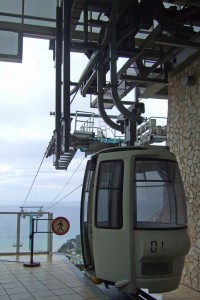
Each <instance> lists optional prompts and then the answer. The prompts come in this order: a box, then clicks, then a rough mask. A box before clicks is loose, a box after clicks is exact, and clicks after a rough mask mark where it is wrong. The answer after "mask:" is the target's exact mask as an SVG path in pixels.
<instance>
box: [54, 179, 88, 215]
mask: <svg viewBox="0 0 200 300" xmlns="http://www.w3.org/2000/svg"><path fill="white" fill-rule="evenodd" d="M82 185H83V184H82V183H81V184H80V185H79V186H77V187H76V188H75V189H73V190H72V191H71V192H69V193H68V194H67V195H65V196H64V197H62V198H61V199H60V200H58V201H57V202H55V203H54V204H52V205H51V206H50V207H48V209H50V208H52V207H53V206H54V205H56V204H58V203H59V202H61V201H62V200H63V199H65V198H67V197H68V196H69V195H71V194H72V193H73V192H75V191H76V190H78V189H79V188H80V187H81V186H82Z"/></svg>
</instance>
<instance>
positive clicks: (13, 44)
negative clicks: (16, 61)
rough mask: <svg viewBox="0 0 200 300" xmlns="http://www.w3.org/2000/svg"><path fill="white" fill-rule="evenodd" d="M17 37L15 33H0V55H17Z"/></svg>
mask: <svg viewBox="0 0 200 300" xmlns="http://www.w3.org/2000/svg"><path fill="white" fill-rule="evenodd" d="M18 37H19V34H18V33H17V32H10V31H2V30H1V31H0V40H1V44H0V54H7V55H17V54H18Z"/></svg>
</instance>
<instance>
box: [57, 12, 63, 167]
mask: <svg viewBox="0 0 200 300" xmlns="http://www.w3.org/2000/svg"><path fill="white" fill-rule="evenodd" d="M62 21H63V11H62V7H57V8H56V101H55V102H56V103H55V140H56V147H55V157H56V163H57V162H58V160H59V159H60V155H61V116H62V115H61V99H62V98H61V87H62V24H63V22H62Z"/></svg>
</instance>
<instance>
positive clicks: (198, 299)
mask: <svg viewBox="0 0 200 300" xmlns="http://www.w3.org/2000/svg"><path fill="white" fill-rule="evenodd" d="M29 261H30V257H29V256H21V255H20V257H18V258H17V259H16V257H15V256H0V300H29V299H37V300H81V299H82V300H83V299H90V300H95V299H100V300H106V299H113V300H115V299H116V300H117V299H118V300H122V299H127V297H126V296H125V295H124V294H122V293H119V292H118V290H117V289H115V288H113V287H111V288H110V289H106V288H105V287H104V285H100V286H95V285H94V284H93V283H92V282H91V281H90V280H89V279H88V278H87V277H86V276H85V275H84V274H83V273H82V272H81V271H79V269H77V268H76V267H75V266H74V265H73V264H72V263H71V262H70V261H69V260H68V259H67V258H66V257H65V256H62V255H57V254H54V255H53V256H47V255H38V256H37V255H34V261H39V262H40V263H41V265H40V266H39V267H32V268H30V267H24V265H23V263H24V262H29ZM153 296H154V297H155V298H156V299H158V300H200V293H198V292H196V291H194V290H191V289H189V288H187V287H185V286H183V285H180V287H179V289H177V290H175V291H173V292H170V293H165V294H162V295H153Z"/></svg>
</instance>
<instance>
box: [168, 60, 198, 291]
mask: <svg viewBox="0 0 200 300" xmlns="http://www.w3.org/2000/svg"><path fill="white" fill-rule="evenodd" d="M185 75H195V83H194V85H191V86H183V84H182V78H183V77H184V76H185ZM169 81H170V82H169V104H168V125H167V144H168V146H169V147H170V149H171V151H173V152H174V153H175V154H176V155H177V159H178V162H179V167H180V170H181V173H182V178H183V181H184V187H185V192H186V198H187V205H188V227H189V235H190V240H191V250H190V252H189V254H188V256H187V258H186V264H185V269H184V273H183V278H182V283H183V284H185V285H187V286H189V287H191V288H193V289H195V290H197V291H200V58H199V59H198V60H196V61H195V62H193V63H191V64H190V65H189V66H188V67H187V68H185V69H184V70H183V71H180V72H179V73H178V74H176V75H173V76H172V75H171V76H170V80H169Z"/></svg>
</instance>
